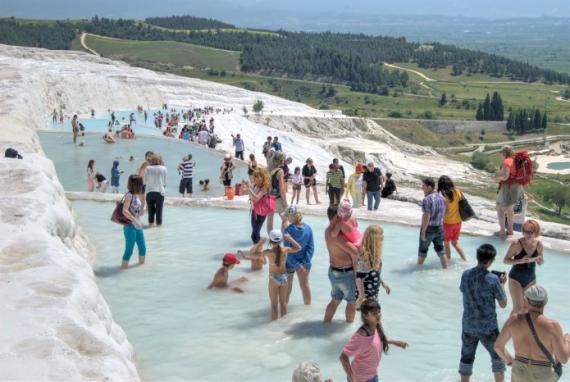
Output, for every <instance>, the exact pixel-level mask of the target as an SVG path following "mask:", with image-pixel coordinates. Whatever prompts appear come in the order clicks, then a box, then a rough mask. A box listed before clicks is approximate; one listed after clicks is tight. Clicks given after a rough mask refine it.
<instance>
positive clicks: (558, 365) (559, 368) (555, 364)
mask: <svg viewBox="0 0 570 382" xmlns="http://www.w3.org/2000/svg"><path fill="white" fill-rule="evenodd" d="M526 322H528V326H529V327H530V331H531V332H532V336H533V337H534V340H535V341H536V344H537V345H538V347H539V348H540V350H541V351H542V354H544V356H545V357H546V358H548V361H550V363H551V364H552V368H553V369H554V372H555V373H556V375H558V378H560V377H562V364H561V363H560V362H556V361H555V360H554V357H552V354H550V352H549V351H548V349H547V348H546V347H545V346H544V344H543V343H542V341H541V340H540V338H538V334H536V329H535V328H534V324H533V323H532V318H531V317H530V313H527V314H526Z"/></svg>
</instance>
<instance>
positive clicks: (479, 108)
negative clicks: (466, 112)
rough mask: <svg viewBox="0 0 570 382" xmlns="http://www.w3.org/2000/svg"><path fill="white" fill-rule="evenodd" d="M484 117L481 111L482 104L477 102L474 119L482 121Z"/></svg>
mask: <svg viewBox="0 0 570 382" xmlns="http://www.w3.org/2000/svg"><path fill="white" fill-rule="evenodd" d="M484 118H485V115H484V113H483V105H481V102H479V106H477V112H476V113H475V119H476V120H478V121H482V120H483V119H484Z"/></svg>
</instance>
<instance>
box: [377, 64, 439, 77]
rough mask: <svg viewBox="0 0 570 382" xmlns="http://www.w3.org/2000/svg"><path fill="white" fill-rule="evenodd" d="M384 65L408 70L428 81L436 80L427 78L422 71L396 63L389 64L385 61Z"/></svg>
mask: <svg viewBox="0 0 570 382" xmlns="http://www.w3.org/2000/svg"><path fill="white" fill-rule="evenodd" d="M384 65H385V66H387V67H389V68H394V69H400V70H404V71H406V72H410V73H414V74H416V75H418V76H420V77H421V78H423V79H424V80H426V81H428V82H435V81H436V80H434V79H433V78H429V77H428V76H426V75H425V74H423V73H422V72H419V71H417V70H414V69H408V68H403V67H401V66H397V65H392V64H389V63H387V62H384Z"/></svg>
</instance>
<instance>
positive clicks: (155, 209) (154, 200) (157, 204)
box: [146, 192, 164, 225]
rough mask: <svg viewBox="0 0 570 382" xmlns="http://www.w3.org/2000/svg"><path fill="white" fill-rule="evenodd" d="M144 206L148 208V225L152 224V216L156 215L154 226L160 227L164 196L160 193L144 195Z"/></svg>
mask: <svg viewBox="0 0 570 382" xmlns="http://www.w3.org/2000/svg"><path fill="white" fill-rule="evenodd" d="M146 205H147V206H148V224H153V223H154V216H155V215H156V224H157V225H161V224H162V206H163V205H164V195H162V194H161V193H160V192H148V193H147V194H146Z"/></svg>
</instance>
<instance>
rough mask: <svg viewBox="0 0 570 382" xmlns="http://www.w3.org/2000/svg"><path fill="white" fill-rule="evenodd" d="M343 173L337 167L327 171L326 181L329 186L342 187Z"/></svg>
mask: <svg viewBox="0 0 570 382" xmlns="http://www.w3.org/2000/svg"><path fill="white" fill-rule="evenodd" d="M343 179H344V175H343V173H342V171H340V170H339V169H337V170H335V171H329V172H327V182H328V184H329V186H330V187H334V188H342V180H343Z"/></svg>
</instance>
